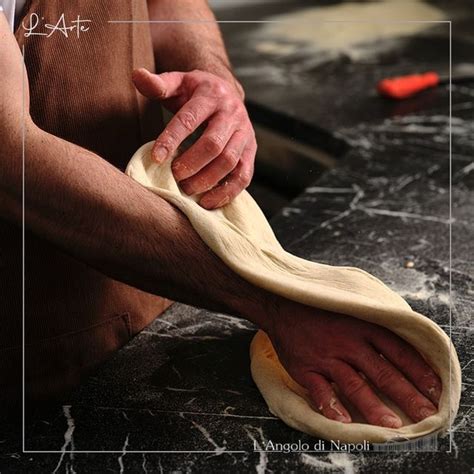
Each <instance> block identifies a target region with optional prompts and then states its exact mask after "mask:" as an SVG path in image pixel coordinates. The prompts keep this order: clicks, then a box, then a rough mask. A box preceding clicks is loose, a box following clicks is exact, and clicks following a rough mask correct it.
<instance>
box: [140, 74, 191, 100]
mask: <svg viewBox="0 0 474 474" xmlns="http://www.w3.org/2000/svg"><path fill="white" fill-rule="evenodd" d="M184 74H185V73H184V72H164V73H162V74H152V73H151V72H150V71H148V70H146V69H145V68H140V69H135V70H134V71H133V73H132V80H133V83H134V84H135V87H136V88H137V89H138V91H139V92H140V93H141V94H143V95H144V96H145V97H148V98H149V99H157V100H164V99H169V98H170V97H175V96H177V95H178V89H179V87H180V86H181V84H182V82H183V78H184Z"/></svg>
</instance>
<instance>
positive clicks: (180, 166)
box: [171, 114, 235, 181]
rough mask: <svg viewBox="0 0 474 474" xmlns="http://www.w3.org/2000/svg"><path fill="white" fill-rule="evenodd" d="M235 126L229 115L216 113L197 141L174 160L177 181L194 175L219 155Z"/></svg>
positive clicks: (173, 165)
mask: <svg viewBox="0 0 474 474" xmlns="http://www.w3.org/2000/svg"><path fill="white" fill-rule="evenodd" d="M234 127H235V125H234V124H233V123H232V122H231V121H230V120H229V117H226V116H221V115H220V114H216V115H214V116H213V117H212V119H211V120H210V121H209V124H208V126H207V127H206V130H205V131H204V133H203V134H202V135H201V136H200V137H199V139H198V140H197V142H196V143H195V144H194V145H192V146H191V147H190V148H189V149H188V150H186V151H185V152H184V153H183V154H182V155H181V156H179V157H178V158H176V159H175V160H174V161H173V164H172V165H171V168H172V170H173V175H174V177H175V179H176V181H182V180H184V179H187V178H189V177H191V176H194V175H195V174H196V173H197V172H198V171H200V170H201V169H202V168H204V166H206V165H207V164H209V163H210V162H211V161H212V160H213V159H214V158H216V157H218V156H219V155H220V154H221V153H222V151H223V150H224V147H225V146H226V145H227V143H228V142H229V140H230V138H231V136H232V135H233V133H234Z"/></svg>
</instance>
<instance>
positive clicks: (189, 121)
mask: <svg viewBox="0 0 474 474" xmlns="http://www.w3.org/2000/svg"><path fill="white" fill-rule="evenodd" d="M176 119H177V120H178V122H179V123H180V125H181V126H182V127H184V128H185V129H186V130H187V131H188V132H192V131H194V129H195V128H196V125H197V121H198V118H197V113H196V112H195V111H192V110H188V111H185V112H180V113H179V114H178V115H177V116H176Z"/></svg>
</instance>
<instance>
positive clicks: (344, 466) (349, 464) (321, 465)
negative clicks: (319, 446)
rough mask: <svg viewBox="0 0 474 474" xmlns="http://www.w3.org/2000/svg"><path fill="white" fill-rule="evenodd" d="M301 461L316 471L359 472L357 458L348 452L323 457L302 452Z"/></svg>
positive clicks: (346, 473)
mask: <svg viewBox="0 0 474 474" xmlns="http://www.w3.org/2000/svg"><path fill="white" fill-rule="evenodd" d="M300 459H301V462H302V463H303V464H305V465H306V466H309V467H312V468H314V469H315V471H316V472H341V473H344V474H355V473H356V472H358V468H357V464H356V463H357V458H356V457H355V456H353V455H350V454H347V453H330V454H328V455H327V456H324V457H323V458H320V457H316V456H311V455H309V454H304V453H303V454H301V457H300Z"/></svg>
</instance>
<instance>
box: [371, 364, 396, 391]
mask: <svg viewBox="0 0 474 474" xmlns="http://www.w3.org/2000/svg"><path fill="white" fill-rule="evenodd" d="M393 379H394V374H393V372H392V370H390V368H388V367H382V368H380V370H379V371H378V373H377V375H376V376H375V385H377V387H379V388H380V389H382V390H384V389H387V388H390V387H391V386H392V385H393V382H394V380H393Z"/></svg>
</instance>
